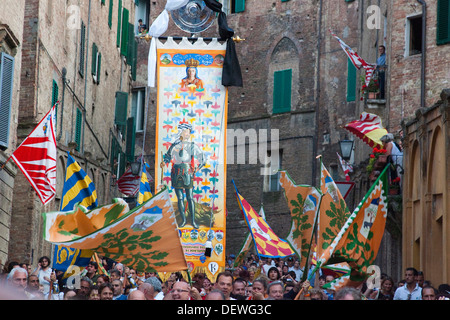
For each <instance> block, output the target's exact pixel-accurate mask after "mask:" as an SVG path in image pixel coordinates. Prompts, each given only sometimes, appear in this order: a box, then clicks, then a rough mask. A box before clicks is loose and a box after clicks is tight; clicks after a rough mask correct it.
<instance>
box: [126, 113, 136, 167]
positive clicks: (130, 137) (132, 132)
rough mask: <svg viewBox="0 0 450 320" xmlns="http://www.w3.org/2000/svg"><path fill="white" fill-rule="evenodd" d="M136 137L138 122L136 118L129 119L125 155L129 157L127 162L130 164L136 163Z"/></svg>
mask: <svg viewBox="0 0 450 320" xmlns="http://www.w3.org/2000/svg"><path fill="white" fill-rule="evenodd" d="M135 137H136V121H135V120H134V117H130V118H128V119H127V143H126V146H125V153H126V155H127V160H128V161H130V162H133V161H134V144H135Z"/></svg>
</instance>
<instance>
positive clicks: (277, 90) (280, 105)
mask: <svg viewBox="0 0 450 320" xmlns="http://www.w3.org/2000/svg"><path fill="white" fill-rule="evenodd" d="M291 91H292V69H287V70H281V71H275V72H274V79H273V114H276V113H283V112H289V111H291Z"/></svg>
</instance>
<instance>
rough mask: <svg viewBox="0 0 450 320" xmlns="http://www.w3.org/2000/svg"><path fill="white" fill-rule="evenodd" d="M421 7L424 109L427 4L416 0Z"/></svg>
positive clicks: (422, 104) (421, 75) (423, 99)
mask: <svg viewBox="0 0 450 320" xmlns="http://www.w3.org/2000/svg"><path fill="white" fill-rule="evenodd" d="M417 2H419V3H420V4H421V5H422V49H421V50H422V66H421V74H420V81H421V83H420V107H421V108H425V60H426V56H427V55H426V47H427V43H426V42H427V36H426V32H427V4H426V3H425V1H424V0H417Z"/></svg>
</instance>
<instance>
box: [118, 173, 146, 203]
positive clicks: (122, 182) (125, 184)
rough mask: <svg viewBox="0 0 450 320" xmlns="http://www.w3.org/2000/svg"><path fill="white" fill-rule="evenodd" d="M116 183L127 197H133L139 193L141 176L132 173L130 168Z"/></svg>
mask: <svg viewBox="0 0 450 320" xmlns="http://www.w3.org/2000/svg"><path fill="white" fill-rule="evenodd" d="M116 183H117V186H118V188H119V191H120V192H122V193H123V194H124V195H126V196H129V197H132V196H134V195H135V194H136V193H137V192H138V191H139V184H140V177H139V175H134V174H133V173H131V167H130V168H128V169H127V170H126V171H125V172H124V174H123V175H122V176H121V177H120V178H119V179H117V182H116Z"/></svg>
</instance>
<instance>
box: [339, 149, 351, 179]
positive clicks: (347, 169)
mask: <svg viewBox="0 0 450 320" xmlns="http://www.w3.org/2000/svg"><path fill="white" fill-rule="evenodd" d="M336 154H337V156H338V158H339V163H340V164H341V168H342V170H343V171H344V174H345V180H347V181H350V176H349V173H350V172H353V167H352V165H351V164H349V163H348V162H347V161H345V160H344V159H342V157H341V155H340V154H339V153H337V152H336Z"/></svg>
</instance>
